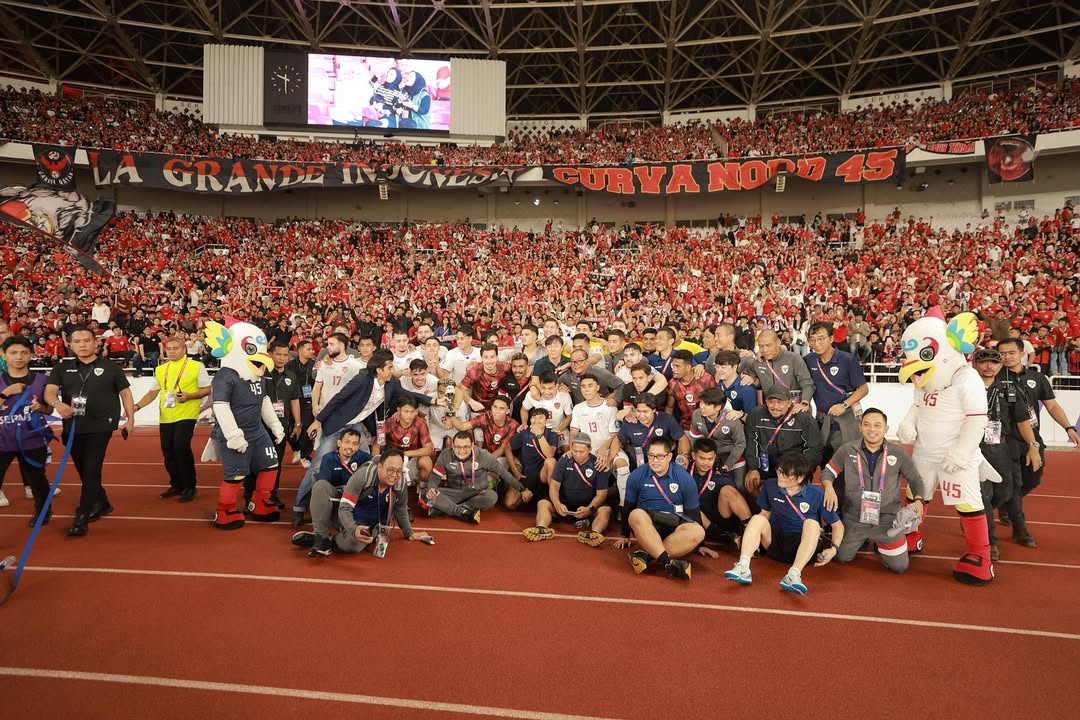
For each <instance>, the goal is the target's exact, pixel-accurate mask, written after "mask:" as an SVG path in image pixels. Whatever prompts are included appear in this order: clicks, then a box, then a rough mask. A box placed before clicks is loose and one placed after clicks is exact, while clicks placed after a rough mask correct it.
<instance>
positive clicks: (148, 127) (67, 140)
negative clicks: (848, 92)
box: [0, 79, 1080, 166]
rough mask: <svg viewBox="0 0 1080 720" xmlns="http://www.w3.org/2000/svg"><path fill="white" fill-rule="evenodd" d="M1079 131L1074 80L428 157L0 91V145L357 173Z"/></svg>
mask: <svg viewBox="0 0 1080 720" xmlns="http://www.w3.org/2000/svg"><path fill="white" fill-rule="evenodd" d="M1078 126H1080V80H1075V79H1073V80H1066V81H1064V82H1062V83H1059V84H1052V85H1051V84H1023V85H1020V86H1017V87H1014V88H1012V89H1009V90H1005V89H1002V90H1001V91H998V92H988V91H986V90H977V89H972V90H967V91H964V92H962V93H960V94H959V95H958V96H957V97H956V98H954V99H953V100H951V101H927V102H925V103H922V104H917V105H916V104H912V103H910V102H904V103H897V102H892V103H889V104H885V103H873V102H872V101H871V100H867V104H866V105H865V106H862V105H860V106H857V107H856V108H854V109H852V110H850V111H847V112H839V111H827V110H815V111H794V112H792V111H788V112H782V113H775V114H769V115H765V114H762V116H761V117H758V118H757V119H756V120H755V121H754V122H747V121H744V120H739V119H734V120H730V121H727V122H718V123H716V124H712V125H709V124H705V123H701V122H690V123H686V124H681V125H680V124H675V125H666V126H652V125H628V124H610V125H605V126H599V127H593V128H588V129H574V128H570V127H565V126H561V127H559V126H554V125H553V126H551V127H545V128H537V127H528V128H525V129H522V130H518V131H516V132H513V133H511V134H510V136H509V137H508V138H507V139H506V141H505V142H503V143H500V144H497V145H492V146H490V147H482V146H461V147H457V146H453V145H450V144H444V145H441V146H439V147H432V146H430V145H420V144H413V143H409V144H406V143H402V142H396V141H395V142H385V143H374V142H368V143H350V144H344V143H330V142H301V141H294V140H287V139H279V138H276V137H274V138H271V137H255V136H249V135H237V134H221V133H218V131H217V130H215V129H214V128H213V127H211V126H210V125H207V124H204V123H203V122H202V121H201V120H199V119H198V118H197V117H194V116H192V115H189V114H186V113H181V112H172V111H158V110H154V109H153V108H152V107H148V106H146V105H144V104H136V103H134V102H133V101H129V100H120V99H115V98H100V97H69V96H66V95H63V94H58V95H45V94H42V93H41V92H38V91H32V90H15V89H11V88H7V89H5V90H3V91H0V138H6V139H9V140H18V141H24V142H42V143H55V144H65V145H80V146H88V147H102V148H114V149H123V150H131V151H138V152H162V153H171V154H181V155H205V156H213V157H252V158H262V159H269V160H303V161H332V160H348V161H352V162H360V163H366V164H412V165H429V164H443V165H452V166H468V165H541V164H559V163H577V164H591V163H604V164H611V163H625V162H627V161H631V162H641V161H674V160H693V159H714V158H717V157H725V156H726V157H746V156H751V155H777V154H793V153H806V152H831V151H839V150H847V149H852V148H866V147H884V146H903V145H917V144H920V143H928V142H935V141H946V140H957V139H973V138H979V137H988V136H993V135H999V134H1003V133H1029V132H1031V133H1034V132H1051V131H1055V130H1064V129H1069V128H1075V127H1078Z"/></svg>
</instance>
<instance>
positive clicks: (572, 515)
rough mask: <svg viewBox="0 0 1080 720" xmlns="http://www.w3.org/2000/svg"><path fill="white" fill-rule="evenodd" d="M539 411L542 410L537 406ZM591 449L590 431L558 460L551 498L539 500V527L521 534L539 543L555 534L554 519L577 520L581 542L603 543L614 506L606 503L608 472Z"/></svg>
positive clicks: (578, 435)
mask: <svg viewBox="0 0 1080 720" xmlns="http://www.w3.org/2000/svg"><path fill="white" fill-rule="evenodd" d="M537 411H542V410H541V409H540V408H537ZM548 432H550V431H548ZM591 448H592V438H591V437H589V435H588V433H578V434H577V435H575V436H574V440H573V441H572V442H571V443H570V452H569V453H568V454H566V455H563V456H562V457H561V458H560V459H559V461H558V462H557V463H556V464H555V469H554V470H553V471H552V473H551V480H550V481H549V482H548V498H545V499H542V500H540V501H538V502H537V503H536V527H531V528H526V529H525V530H524V531H523V532H522V533H521V534H522V535H524V536H525V539H526V540H532V541H533V542H536V541H538V540H550V539H551V538H553V537H555V532H554V531H553V530H552V529H551V523H552V520H555V521H558V522H572V523H574V527H576V528H578V530H580V532H578V536H577V537H578V541H579V542H582V543H584V544H586V545H588V546H589V547H599V546H600V545H601V544H603V542H604V531H605V530H607V526H608V522H610V520H611V508H610V507H609V506H608V505H607V504H606V502H607V495H608V482H609V475H608V473H606V472H602V471H600V470H598V469H597V468H596V458H595V457H594V456H593V454H592V452H591ZM549 498H550V499H549Z"/></svg>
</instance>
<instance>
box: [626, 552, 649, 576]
mask: <svg viewBox="0 0 1080 720" xmlns="http://www.w3.org/2000/svg"><path fill="white" fill-rule="evenodd" d="M629 557H630V566H631V567H633V568H634V573H635V574H636V575H640V574H641V573H643V572H645V571H646V570H648V569H649V563H650V562H652V556H651V555H649V553H647V552H645V551H644V550H635V551H634V552H632V553H630V556H629Z"/></svg>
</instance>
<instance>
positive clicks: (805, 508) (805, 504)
mask: <svg viewBox="0 0 1080 720" xmlns="http://www.w3.org/2000/svg"><path fill="white" fill-rule="evenodd" d="M799 509H800V510H802V511H803V512H804V513H808V512H810V503H808V502H801V503H799Z"/></svg>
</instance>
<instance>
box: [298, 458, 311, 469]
mask: <svg viewBox="0 0 1080 720" xmlns="http://www.w3.org/2000/svg"><path fill="white" fill-rule="evenodd" d="M300 466H301V467H302V468H304V469H305V470H306V469H307V468H309V467H311V461H310V460H308V459H307V458H302V459H301V460H300Z"/></svg>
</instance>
